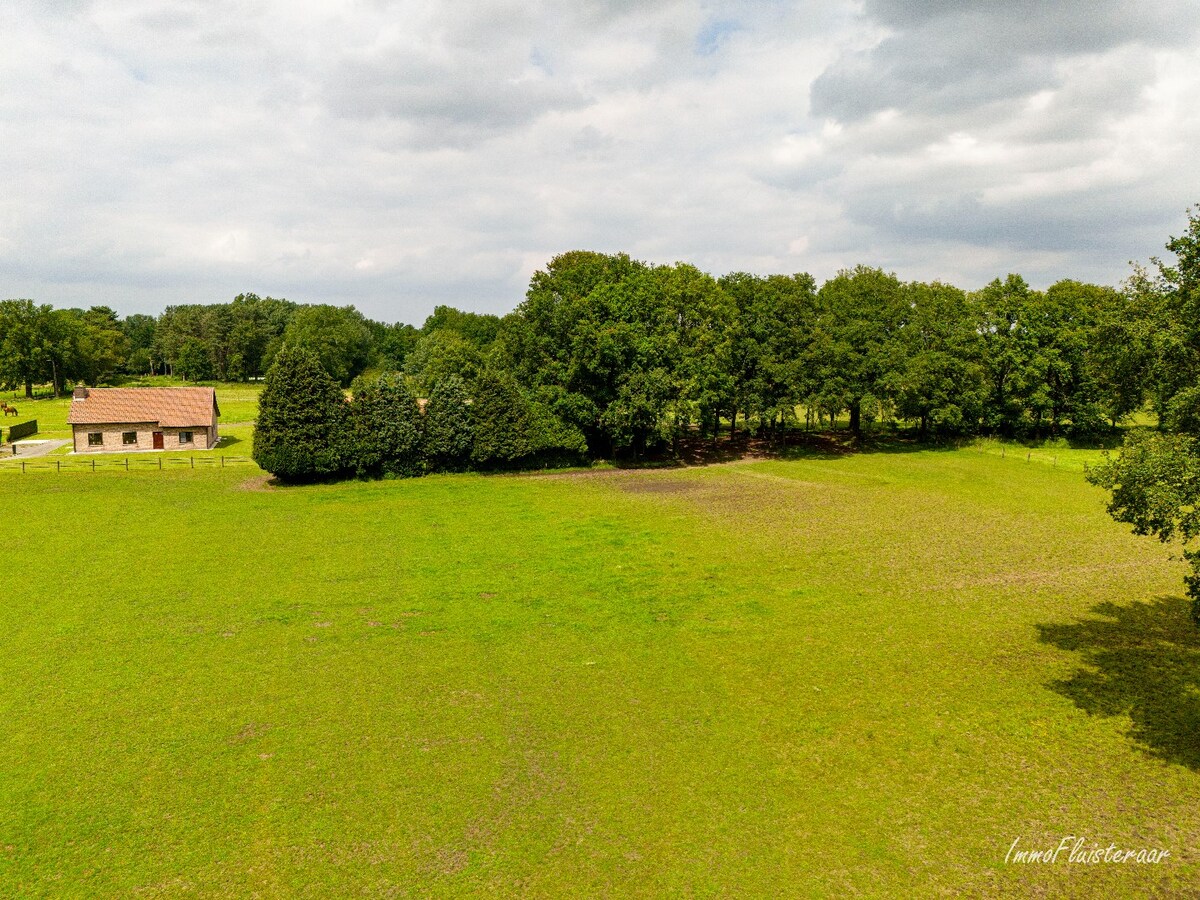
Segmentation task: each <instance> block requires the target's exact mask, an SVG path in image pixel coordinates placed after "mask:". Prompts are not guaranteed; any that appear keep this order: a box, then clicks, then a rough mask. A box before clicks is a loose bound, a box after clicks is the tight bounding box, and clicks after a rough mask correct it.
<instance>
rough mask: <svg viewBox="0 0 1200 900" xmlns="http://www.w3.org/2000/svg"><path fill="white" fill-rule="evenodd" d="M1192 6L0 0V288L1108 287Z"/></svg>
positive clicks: (113, 299)
mask: <svg viewBox="0 0 1200 900" xmlns="http://www.w3.org/2000/svg"><path fill="white" fill-rule="evenodd" d="M1198 32H1200V4H1197V3H1195V2H1194V0H1178V2H1176V0H1150V2H1147V3H1130V2H1127V0H1078V2H1054V3H1048V2H1042V0H1009V2H1006V3H997V2H992V0H924V2H911V0H910V2H905V0H865V2H815V0H814V2H771V0H741V2H723V0H712V2H697V0H579V2H573V3H548V2H541V0H518V2H508V0H461V2H460V0H455V2H419V0H402V2H388V0H344V2H332V0H153V2H151V0H4V2H3V3H2V4H0V34H2V35H3V46H4V52H3V53H0V170H2V171H3V173H4V178H3V181H2V182H0V296H7V297H31V298H34V299H36V300H39V301H41V302H50V303H54V304H56V305H89V304H93V303H107V304H110V305H112V306H114V307H116V308H117V309H118V310H119V311H120V312H122V313H130V312H138V311H142V312H157V311H159V310H161V309H162V307H163V306H165V305H167V304H169V303H179V302H214V301H225V300H229V299H231V298H232V297H233V296H234V295H235V294H237V293H239V292H242V291H254V292H256V293H259V294H263V295H267V294H270V295H272V296H277V297H287V298H289V299H292V300H298V301H306V302H317V301H323V302H333V303H339V304H344V303H354V304H356V305H357V306H358V307H359V308H360V309H362V310H363V311H364V312H366V313H367V314H368V315H371V316H373V317H375V318H380V319H385V320H388V321H395V320H402V321H414V322H419V321H420V320H421V319H423V317H424V316H425V315H426V314H427V313H428V312H429V311H430V310H431V309H432V307H433V306H434V305H435V304H438V303H451V304H454V305H457V306H460V307H462V308H466V309H475V310H480V311H488V312H504V311H507V310H509V309H511V308H512V307H513V306H515V305H516V304H517V303H518V302H519V301H520V299H521V297H522V295H523V293H524V290H525V287H526V285H527V283H528V279H529V275H530V273H531V272H532V271H533V270H534V269H536V268H539V267H541V266H542V265H544V263H545V262H546V261H547V260H548V259H549V258H550V257H552V256H553V255H555V254H556V253H560V252H563V251H565V250H570V249H577V248H584V249H596V250H604V251H618V250H624V251H627V252H629V253H630V254H632V255H633V256H635V257H638V258H641V259H646V260H649V261H653V262H674V261H677V260H686V261H688V262H692V263H695V264H696V265H698V266H700V267H701V268H703V269H705V270H707V271H710V272H713V273H714V274H719V273H722V272H727V271H733V270H746V271H752V272H759V273H768V272H797V271H808V272H812V273H813V274H814V275H816V276H817V277H818V278H819V279H823V278H826V277H828V276H829V275H831V274H833V273H834V272H835V271H836V270H837V269H838V268H841V267H843V266H849V265H854V264H856V263H859V262H864V263H868V264H872V265H879V266H882V267H884V268H887V269H890V270H893V271H895V272H896V273H897V274H898V275H900V277H902V278H905V279H932V278H941V279H942V280H947V281H952V282H954V283H957V284H960V285H961V286H963V287H976V286H979V285H981V284H983V283H985V282H986V281H988V280H990V279H991V278H993V277H995V276H997V275H1003V274H1005V273H1007V272H1009V271H1017V272H1021V273H1023V274H1024V275H1025V276H1026V277H1027V278H1028V279H1029V280H1030V281H1031V282H1033V283H1034V284H1036V285H1039V286H1044V285H1047V284H1049V283H1052V282H1053V281H1055V280H1057V279H1059V278H1063V277H1074V278H1079V279H1084V280H1090V281H1098V282H1102V283H1110V284H1112V283H1116V282H1118V281H1119V280H1120V279H1122V278H1123V277H1124V276H1125V275H1126V274H1127V272H1128V267H1127V262H1128V260H1130V259H1144V258H1146V257H1147V256H1149V255H1150V254H1152V253H1156V252H1159V251H1160V250H1161V248H1162V244H1163V242H1164V241H1165V240H1166V238H1167V236H1168V235H1170V234H1177V233H1179V232H1181V231H1182V230H1183V229H1184V227H1185V222H1186V218H1185V213H1186V210H1187V208H1188V207H1189V206H1190V205H1191V204H1192V203H1194V202H1197V201H1200V174H1198V173H1200V167H1198V166H1197V159H1200V151H1198V150H1197V146H1198V145H1200V34H1198Z"/></svg>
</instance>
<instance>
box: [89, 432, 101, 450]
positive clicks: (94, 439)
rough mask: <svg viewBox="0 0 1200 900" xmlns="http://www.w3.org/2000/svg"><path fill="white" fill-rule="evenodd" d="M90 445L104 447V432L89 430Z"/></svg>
mask: <svg viewBox="0 0 1200 900" xmlns="http://www.w3.org/2000/svg"><path fill="white" fill-rule="evenodd" d="M88 446H89V447H103V446H104V432H102V431H89V432H88Z"/></svg>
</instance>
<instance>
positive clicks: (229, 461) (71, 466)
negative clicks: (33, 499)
mask: <svg viewBox="0 0 1200 900" xmlns="http://www.w3.org/2000/svg"><path fill="white" fill-rule="evenodd" d="M244 465H254V460H253V459H251V458H250V457H249V456H155V457H144V456H133V455H130V456H126V457H124V458H122V459H113V458H112V457H106V458H104V459H96V458H95V457H93V458H92V459H79V458H78V457H72V458H70V459H55V458H54V457H44V456H43V457H37V458H35V459H28V460H25V459H23V460H21V463H20V467H19V468H20V471H21V472H22V473H26V472H55V473H61V472H149V471H157V472H164V471H178V470H180V469H224V468H228V467H231V466H244ZM4 469H8V470H9V471H13V472H15V471H17V469H18V466H17V464H16V463H12V464H10V465H9V464H6V465H3V466H0V471H2V470H4Z"/></svg>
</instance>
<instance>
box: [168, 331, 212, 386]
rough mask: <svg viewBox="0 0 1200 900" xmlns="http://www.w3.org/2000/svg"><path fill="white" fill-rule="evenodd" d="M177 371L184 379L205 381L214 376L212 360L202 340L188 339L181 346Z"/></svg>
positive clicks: (176, 361)
mask: <svg viewBox="0 0 1200 900" xmlns="http://www.w3.org/2000/svg"><path fill="white" fill-rule="evenodd" d="M175 371H176V372H177V373H178V374H179V376H180V377H181V378H183V380H184V381H205V380H207V379H209V378H212V376H213V368H212V360H211V359H210V358H209V356H208V350H207V348H206V347H205V346H204V344H202V343H201V342H200V341H197V340H191V339H189V340H187V341H185V342H184V344H183V346H182V347H180V348H179V355H178V356H177V357H176V359H175Z"/></svg>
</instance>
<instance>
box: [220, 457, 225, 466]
mask: <svg viewBox="0 0 1200 900" xmlns="http://www.w3.org/2000/svg"><path fill="white" fill-rule="evenodd" d="M221 468H222V469H223V468H225V457H223V456H222V457H221Z"/></svg>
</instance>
